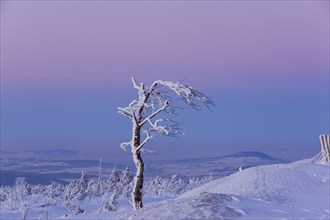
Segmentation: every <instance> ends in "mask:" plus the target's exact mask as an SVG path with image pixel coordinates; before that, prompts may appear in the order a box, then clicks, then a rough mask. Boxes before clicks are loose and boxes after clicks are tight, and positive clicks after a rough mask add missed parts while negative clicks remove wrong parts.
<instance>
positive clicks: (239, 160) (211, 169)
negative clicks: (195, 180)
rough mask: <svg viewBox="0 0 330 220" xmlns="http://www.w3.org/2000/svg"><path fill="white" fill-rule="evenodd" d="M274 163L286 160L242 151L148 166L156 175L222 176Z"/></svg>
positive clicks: (155, 163) (256, 152)
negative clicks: (242, 169) (241, 168)
mask: <svg viewBox="0 0 330 220" xmlns="http://www.w3.org/2000/svg"><path fill="white" fill-rule="evenodd" d="M276 163H286V161H284V160H281V159H278V158H273V157H271V156H269V155H267V154H265V153H262V152H258V151H242V152H237V153H234V154H230V155H225V156H218V157H207V158H195V159H184V160H171V161H161V162H154V163H151V164H149V167H152V168H153V169H154V172H158V175H164V176H170V175H173V174H178V175H179V176H182V177H193V176H209V175H213V176H215V177H223V176H227V175H230V174H232V173H235V172H237V171H238V169H239V168H240V167H243V168H249V167H254V166H259V165H268V164H276ZM147 172H148V170H147ZM149 175H150V174H149ZM152 175H155V174H154V173H153V174H152Z"/></svg>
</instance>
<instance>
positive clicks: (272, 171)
mask: <svg viewBox="0 0 330 220" xmlns="http://www.w3.org/2000/svg"><path fill="white" fill-rule="evenodd" d="M329 187H330V166H329V163H328V164H315V163H312V160H311V159H306V160H301V161H297V162H293V163H289V164H274V165H264V166H258V167H252V168H249V169H246V170H243V171H239V172H237V173H234V174H232V175H230V176H227V177H224V178H220V179H216V180H213V181H211V182H209V183H206V184H204V185H202V186H199V187H197V188H195V189H193V190H191V191H188V192H186V193H184V194H182V195H181V196H178V197H176V198H165V197H161V198H160V197H159V198H157V197H154V198H151V197H146V198H145V199H144V203H145V204H144V205H145V207H144V208H143V209H140V210H137V211H133V210H132V207H131V205H130V203H129V201H128V199H124V198H122V199H119V200H118V202H119V203H118V210H117V211H115V212H109V213H98V212H97V211H94V210H95V204H88V202H87V201H84V204H82V206H84V207H87V208H86V213H85V214H81V215H73V214H67V215H65V214H66V211H67V210H64V209H63V208H60V207H56V206H55V207H50V209H49V217H50V219H235V218H241V219H329V218H330V210H329V209H330V208H329V207H330V196H329V195H330V189H329ZM160 200H161V201H160ZM0 217H1V219H17V218H18V215H17V214H16V213H13V212H12V211H10V210H7V209H4V208H2V209H1V216H0ZM28 219H45V216H44V211H43V209H42V208H40V210H33V211H31V213H29V215H28Z"/></svg>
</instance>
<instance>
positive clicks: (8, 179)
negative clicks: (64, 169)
mask: <svg viewBox="0 0 330 220" xmlns="http://www.w3.org/2000/svg"><path fill="white" fill-rule="evenodd" d="M17 178H24V180H25V182H27V183H28V184H31V185H38V184H41V185H48V184H51V183H52V182H55V183H59V184H66V183H68V182H67V181H64V180H60V179H56V178H51V177H47V176H46V175H41V174H34V173H24V172H18V171H7V170H5V171H3V170H1V172H0V186H12V185H14V184H15V182H16V179H17Z"/></svg>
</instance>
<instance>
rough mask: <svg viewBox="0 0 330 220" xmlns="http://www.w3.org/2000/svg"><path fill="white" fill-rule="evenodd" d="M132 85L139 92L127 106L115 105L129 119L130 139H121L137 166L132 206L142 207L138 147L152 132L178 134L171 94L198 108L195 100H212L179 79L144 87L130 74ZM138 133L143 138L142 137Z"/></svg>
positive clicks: (146, 140) (144, 142) (142, 163)
mask: <svg viewBox="0 0 330 220" xmlns="http://www.w3.org/2000/svg"><path fill="white" fill-rule="evenodd" d="M132 82H133V87H134V88H135V89H136V90H137V92H138V100H133V101H132V102H131V103H130V104H129V105H128V106H127V107H124V108H121V107H119V108H118V113H120V114H122V115H124V116H126V117H128V118H130V119H131V121H132V139H131V141H129V142H125V143H122V144H121V145H120V146H121V148H123V149H124V150H126V148H127V147H130V149H131V152H132V154H133V159H134V163H135V166H136V169H137V171H136V176H135V181H134V187H133V205H134V208H135V209H138V208H142V207H143V204H142V187H143V181H144V162H143V160H142V157H141V151H142V150H143V147H144V146H145V144H146V143H147V142H148V141H149V140H150V139H151V138H152V137H153V136H154V135H155V134H159V135H165V136H177V135H178V134H181V132H180V128H179V127H178V126H177V123H175V122H174V121H173V117H174V116H175V115H176V110H177V109H180V108H179V107H178V106H174V104H175V99H174V97H177V96H178V97H179V98H181V100H182V101H183V102H184V103H186V104H187V105H189V106H191V107H193V108H194V109H198V108H199V105H198V104H197V102H201V103H202V104H204V105H205V106H206V107H207V108H209V109H210V107H212V106H214V102H213V101H212V100H211V99H210V98H209V97H207V96H206V95H204V94H202V93H201V92H199V91H197V90H195V89H193V88H192V87H191V86H187V85H184V84H182V83H181V82H171V81H163V80H156V81H154V82H153V83H152V84H151V86H149V87H147V86H145V85H144V84H143V83H140V84H137V83H136V81H135V79H134V78H132ZM141 135H144V136H145V137H144V139H143V140H141Z"/></svg>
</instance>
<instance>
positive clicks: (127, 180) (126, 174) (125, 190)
mask: <svg viewBox="0 0 330 220" xmlns="http://www.w3.org/2000/svg"><path fill="white" fill-rule="evenodd" d="M133 179H134V177H133V175H132V173H131V171H130V170H129V168H128V167H126V169H125V170H124V171H123V175H122V177H121V178H120V186H121V194H122V195H123V196H125V197H128V196H129V195H130V193H131V192H132V188H133Z"/></svg>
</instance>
